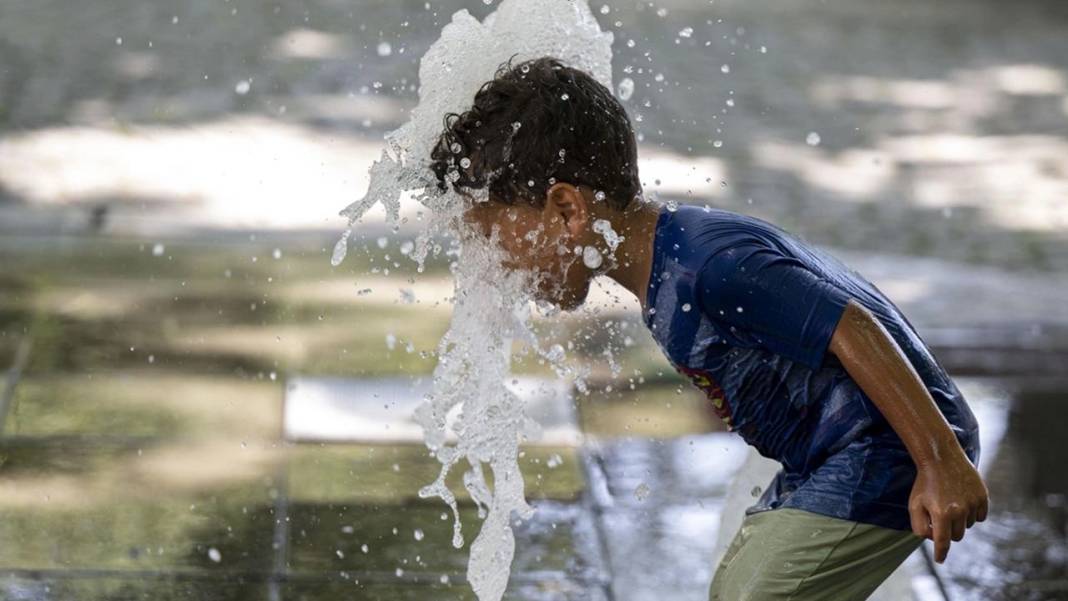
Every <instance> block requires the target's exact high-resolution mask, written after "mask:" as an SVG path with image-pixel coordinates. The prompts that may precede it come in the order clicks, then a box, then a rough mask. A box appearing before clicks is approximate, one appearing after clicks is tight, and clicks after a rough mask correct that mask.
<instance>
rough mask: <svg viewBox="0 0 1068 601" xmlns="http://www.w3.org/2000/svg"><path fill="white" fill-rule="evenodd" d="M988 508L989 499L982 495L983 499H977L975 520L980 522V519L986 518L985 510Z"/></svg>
mask: <svg viewBox="0 0 1068 601" xmlns="http://www.w3.org/2000/svg"><path fill="white" fill-rule="evenodd" d="M989 508H990V500H989V499H987V498H986V497H983V499H982V500H981V501H979V511H977V512H976V516H975V519H976V521H979V522H982V521H984V520H986V512H987V510H988V509H989Z"/></svg>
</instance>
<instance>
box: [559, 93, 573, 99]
mask: <svg viewBox="0 0 1068 601" xmlns="http://www.w3.org/2000/svg"><path fill="white" fill-rule="evenodd" d="M568 98H571V96H568V95H567V93H566V92H565V93H563V94H560V100H567V99H568Z"/></svg>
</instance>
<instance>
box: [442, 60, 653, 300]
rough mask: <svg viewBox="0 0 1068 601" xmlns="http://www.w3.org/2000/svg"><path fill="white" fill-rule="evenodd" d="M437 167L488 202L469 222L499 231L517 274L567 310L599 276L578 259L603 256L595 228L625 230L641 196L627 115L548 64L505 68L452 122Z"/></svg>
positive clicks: (601, 90)
mask: <svg viewBox="0 0 1068 601" xmlns="http://www.w3.org/2000/svg"><path fill="white" fill-rule="evenodd" d="M431 158H432V163H431V168H432V169H433V171H434V173H435V175H436V176H437V180H438V187H439V188H440V189H442V190H446V189H447V187H448V186H450V185H451V186H452V187H453V188H454V189H455V190H456V191H458V192H460V193H462V194H465V195H467V193H468V191H470V190H485V191H486V192H487V193H488V199H489V200H488V202H482V203H476V205H475V206H473V207H472V208H471V209H470V210H468V211H467V214H466V218H467V220H468V221H469V222H470V223H473V224H475V225H477V226H479V227H480V228H481V230H482V231H483V233H485V234H487V235H489V234H491V233H492V232H493V231H495V230H496V231H497V233H498V237H499V241H500V244H501V246H502V247H503V248H504V250H505V251H506V253H507V254H508V256H509V261H508V263H509V266H511V267H515V268H519V269H525V270H528V271H532V272H534V273H535V274H536V275H538V276H540V277H539V285H538V292H539V294H538V296H539V297H540V298H543V299H546V300H551V301H553V302H556V303H558V304H560V305H561V306H563V307H564V308H571V307H574V306H577V305H579V304H581V303H582V301H583V300H584V299H585V297H586V293H587V291H588V289H589V281H590V280H591V279H592V277H593V276H594V275H596V271H597V270H596V269H591V268H590V267H588V266H587V265H586V264H585V263H584V262H583V261H582V257H581V255H579V254H576V252H575V249H576V247H586V246H590V245H596V247H597V248H599V249H602V250H603V246H604V243H603V239H602V238H601V237H600V236H599V235H597V234H594V233H593V232H592V225H593V223H594V221H596V220H598V219H608V220H610V221H612V222H618V220H619V218H620V217H621V216H622V215H623V214H624V213H625V212H627V210H628V209H629V208H631V207H632V206H634V205H636V204H638V203H637V201H636V199H640V197H641V184H640V182H639V180H638V165H637V144H636V143H635V140H634V132H633V130H632V128H631V124H630V120H629V119H628V118H627V113H626V111H625V110H624V109H623V107H622V105H620V104H619V102H618V101H617V100H616V99H615V97H613V96H612V93H611V92H610V91H609V90H608V89H607V88H605V87H604V86H603V85H601V84H600V83H598V82H597V81H596V80H595V79H593V78H592V77H591V76H590V75H588V74H586V73H585V72H583V71H580V70H578V69H573V68H571V67H567V66H565V65H564V64H563V63H561V62H560V61H558V60H556V59H553V58H549V57H545V58H539V59H534V60H530V61H525V62H521V63H518V64H512V63H511V62H509V63H507V64H505V65H502V66H501V67H500V68H499V69H498V71H497V73H496V75H495V76H494V79H493V80H491V81H489V82H487V83H486V84H484V85H483V86H482V87H481V88H480V89H479V91H478V93H477V94H475V99H474V104H473V106H472V107H471V109H470V110H468V111H466V112H464V113H462V114H455V113H450V114H448V115H446V116H445V130H444V132H443V133H442V134H441V137H440V138H439V140H438V142H437V144H436V146H435V147H434V150H433V152H432V154H431ZM579 250H580V252H581V249H579ZM608 263H609V262H607V261H605V266H606V267H607V266H608Z"/></svg>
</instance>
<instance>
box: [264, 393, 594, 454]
mask: <svg viewBox="0 0 1068 601" xmlns="http://www.w3.org/2000/svg"><path fill="white" fill-rule="evenodd" d="M430 386H431V381H430V378H427V377H420V378H414V379H412V378H388V379H352V378H336V377H334V378H330V377H297V378H292V379H291V380H290V381H289V382H288V383H287V386H286V399H285V414H284V415H285V418H284V431H285V437H286V438H287V439H289V440H292V441H331V442H371V443H374V442H378V443H382V442H392V443H405V442H420V441H422V440H423V431H422V428H421V427H420V426H419V425H418V424H417V423H415V421H414V420H413V418H412V416H413V414H414V412H415V409H416V407H418V406H419V404H420V403H422V401H423V398H424V397H425V396H426V395H427V394H428V393H429V392H430V390H431V388H430ZM508 386H509V388H510V389H511V390H512V392H514V393H515V394H517V395H518V396H519V397H520V398H521V399H523V402H524V405H525V407H526V412H527V415H529V416H530V417H531V418H533V419H534V420H535V421H537V422H538V423H539V424H540V425H541V426H542V430H543V431H542V436H541V438H540V439H539V440H537V441H534V442H536V443H538V444H547V445H555V446H576V445H577V444H578V443H579V442H580V441H581V433H580V432H579V429H578V425H577V418H576V416H575V411H574V403H573V401H572V398H571V391H570V387H568V386H567V385H566V383H564V382H562V381H560V380H556V379H547V378H535V377H530V376H517V377H516V378H515V380H514V381H512V382H509V383H508ZM458 413H459V408H457V409H456V410H455V411H454V412H453V413H452V414H451V415H450V419H454V418H455V416H456V415H457V414H458Z"/></svg>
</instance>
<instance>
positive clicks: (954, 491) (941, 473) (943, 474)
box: [909, 452, 989, 563]
mask: <svg viewBox="0 0 1068 601" xmlns="http://www.w3.org/2000/svg"><path fill="white" fill-rule="evenodd" d="M954 455H958V456H956V457H953V458H952V459H949V460H946V461H944V462H940V463H939V464H936V465H932V466H926V467H924V466H921V467H919V469H918V471H917V474H916V483H915V484H913V485H912V495H911V496H910V497H909V515H910V516H911V518H912V531H913V532H914V533H916V535H917V536H922V537H924V538H929V539H931V540H933V541H934V545H935V561H936V562H938V563H942V562H943V561H945V560H946V555H947V554H949V544H950V543H949V541H950V539H953V540H954V541H959V540H961V539H962V538H964V530H965V529H967V528H971V527H972V525H973V524H975V523H976V522H982V521H983V520H985V519H986V512H987V507H988V502H989V501H988V497H987V491H986V485H984V484H983V481H982V479H980V477H979V473H978V472H977V471H976V470H975V467H973V466H972V464H971V463H970V462H969V461H968V459H967V458H966V457H964V456H963V453H959V452H958V453H955V454H954Z"/></svg>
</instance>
